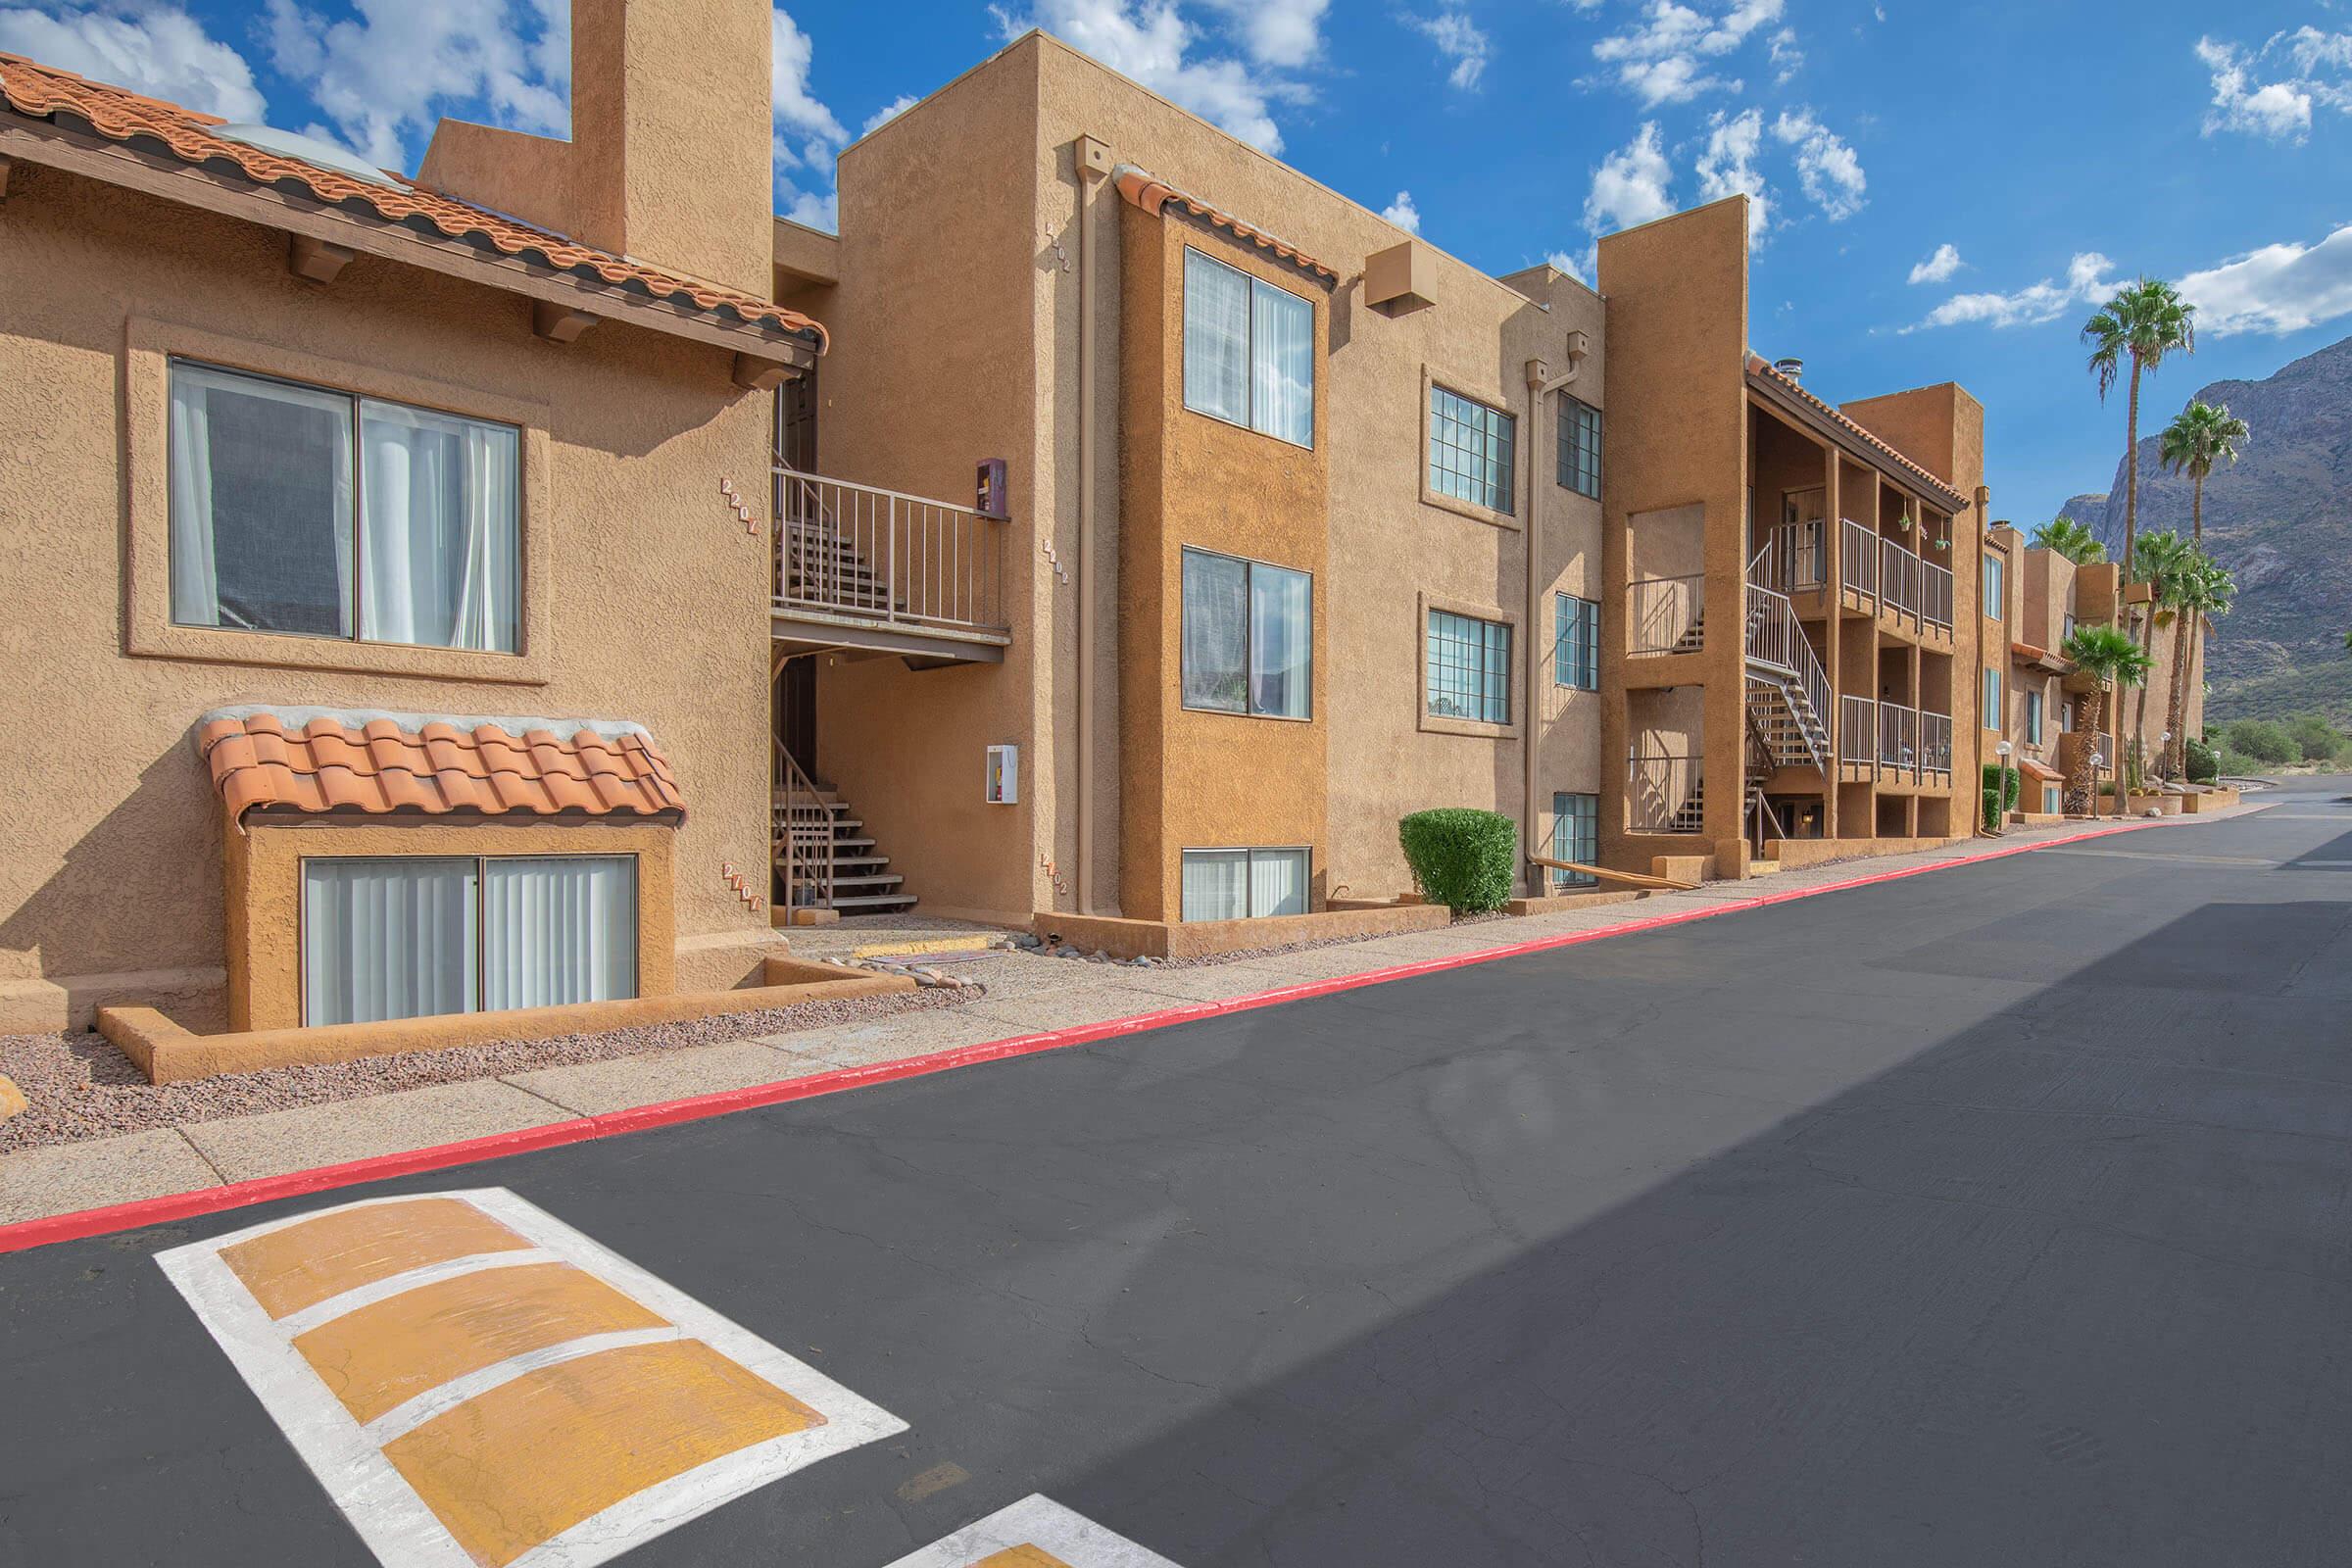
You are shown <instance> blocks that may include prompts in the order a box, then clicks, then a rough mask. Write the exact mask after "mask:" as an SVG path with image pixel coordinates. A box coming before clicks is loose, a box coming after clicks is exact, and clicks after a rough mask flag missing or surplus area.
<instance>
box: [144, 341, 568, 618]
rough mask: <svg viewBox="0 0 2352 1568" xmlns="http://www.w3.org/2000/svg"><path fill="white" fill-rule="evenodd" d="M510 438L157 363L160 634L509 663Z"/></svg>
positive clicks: (513, 494)
mask: <svg viewBox="0 0 2352 1568" xmlns="http://www.w3.org/2000/svg"><path fill="white" fill-rule="evenodd" d="M520 445H521V436H520V432H519V431H517V430H516V429H515V426H513V425H511V424H497V423H492V422H490V421H488V420H483V419H469V418H464V417H459V416H457V415H452V414H441V413H437V412H434V411H432V410H428V409H417V408H410V407H408V406H406V405H404V404H398V403H387V402H383V401H381V400H379V399H376V398H366V397H357V396H354V395H352V394H350V393H344V392H333V391H328V390H325V389H323V388H319V387H310V386H302V385H298V384H296V383H294V382H290V381H279V380H273V379H271V378H270V377H267V376H260V375H250V374H247V373H245V372H243V371H238V370H224V369H221V368H218V367H215V366H209V365H200V364H197V363H194V362H192V361H185V360H174V361H172V411H171V434H170V446H171V495H172V525H171V539H172V543H171V557H172V566H171V576H172V620H173V621H174V622H175V623H177V624H179V625H183V626H216V627H221V628H224V629H229V630H238V631H266V632H278V633H284V634H291V635H295V636H306V637H339V638H344V639H355V638H356V639H357V640H359V641H362V642H376V643H409V644H415V645H418V646H422V647H429V648H462V649H470V650H476V651H481V652H488V653H505V654H511V653H515V652H516V651H517V649H518V648H519V646H520V639H519V614H518V608H519V605H520V601H521V584H520V578H521V554H520V524H519V517H520V498H521V466H520Z"/></svg>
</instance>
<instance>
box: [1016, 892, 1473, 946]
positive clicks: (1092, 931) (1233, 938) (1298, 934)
mask: <svg viewBox="0 0 2352 1568" xmlns="http://www.w3.org/2000/svg"><path fill="white" fill-rule="evenodd" d="M1452 923H1453V915H1452V913H1451V912H1450V911H1448V910H1447V909H1446V908H1445V907H1443V906H1440V905H1434V904H1398V905H1392V906H1390V907H1386V908H1377V909H1325V910H1320V911H1318V912H1316V913H1313V914H1278V915H1274V916H1271V917H1269V918H1267V919H1263V920H1193V921H1181V920H1121V919H1113V918H1110V917H1108V916H1105V915H1085V914H1056V913H1054V912H1053V911H1052V910H1042V909H1041V910H1040V911H1038V915H1037V918H1036V920H1035V922H1034V923H1033V925H1032V929H1033V930H1035V931H1036V932H1037V934H1038V935H1039V936H1041V937H1043V936H1058V937H1059V938H1060V939H1061V940H1062V941H1064V942H1066V943H1068V944H1069V945H1070V946H1071V947H1074V948H1078V949H1080V950H1082V951H1084V952H1088V953H1096V952H1101V953H1107V954H1109V955H1110V956H1112V957H1114V958H1204V957H1208V956H1212V955H1215V954H1219V953H1239V952H1241V951H1243V950H1244V949H1248V948H1281V947H1288V946H1290V945H1291V944H1293V943H1297V942H1328V941H1332V940H1334V939H1336V938H1342V937H1385V936H1394V935H1396V934H1397V933H1398V932H1401V931H1437V930H1442V929H1443V928H1445V927H1446V926H1448V925H1450V924H1452Z"/></svg>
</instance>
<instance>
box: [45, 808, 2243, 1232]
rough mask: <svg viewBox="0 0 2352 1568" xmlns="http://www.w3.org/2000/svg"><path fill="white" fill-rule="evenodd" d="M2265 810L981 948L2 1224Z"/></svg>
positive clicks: (170, 1158) (149, 1134)
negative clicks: (1082, 949)
mask: <svg viewBox="0 0 2352 1568" xmlns="http://www.w3.org/2000/svg"><path fill="white" fill-rule="evenodd" d="M2266 804H2268V803H2249V804H2247V805H2244V806H2240V807H2237V808H2235V809H2232V810H2229V811H2221V812H2215V813H2213V814H2211V815H2200V816H2188V817H2165V818H2160V819H2157V820H2153V821H2149V820H2129V819H2128V820H2126V821H2125V822H2122V823H2113V822H2107V821H2100V822H2070V823H2065V824H2062V825H2058V826H2052V827H2045V828H2033V829H2013V830H2011V831H2010V832H2009V833H2007V834H2005V835H2003V836H2002V837H2000V838H1997V839H1976V840H1972V841H1970V842H1968V843H1965V844H1959V845H1951V846H1946V847H1944V848H1942V849H1937V850H1932V851H1922V852H1918V853H1914V854H1910V855H1897V856H1880V857H1873V858H1861V859H1853V860H1841V861H1838V862H1836V863H1833V864H1829V865H1822V866H1814V867H1810V868H1807V869H1805V870H1801V871H1783V872H1776V873H1774V874H1771V875H1769V876H1764V877H1758V878H1754V879H1751V880H1749V881H1745V882H1716V883H1709V884H1707V885H1706V886H1704V887H1702V888H1699V889H1696V890H1694V891H1691V892H1688V893H1658V894H1653V895H1651V896H1649V897H1646V898H1643V899H1641V900H1637V901H1634V902H1630V903H1622V904H1610V905H1603V906H1601V907H1596V908H1593V909H1589V910H1575V911H1570V912H1565V913H1557V914H1539V915H1527V916H1521V917H1517V918H1509V919H1501V920H1493V921H1479V922H1474V923H1470V924H1463V925H1456V926H1453V927H1451V928H1449V929H1446V930H1439V931H1421V932H1413V933H1409V934H1405V935H1399V936H1391V937H1379V938H1373V939H1369V940H1365V941H1361V942H1348V943H1341V944H1334V945H1331V946H1327V947H1320V948H1307V949H1302V950H1299V951H1297V952H1293V953H1285V954H1277V955H1273V956H1262V957H1250V958H1243V959H1237V960H1235V961H1232V962H1229V963H1219V964H1212V965H1205V966H1201V967H1197V968H1158V967H1131V966H1127V965H1108V964H1097V963H1088V962H1079V961H1072V960H1069V959H1059V958H1048V957H1044V956H1038V955H1035V954H1030V953H1001V954H990V955H989V956H986V957H983V958H979V959H976V960H971V961H968V962H964V963H961V964H958V965H957V966H956V975H957V977H958V978H960V979H967V980H974V981H978V982H979V983H980V984H981V985H982V986H984V987H985V988H986V990H985V993H984V995H983V996H982V997H981V998H980V1000H979V1001H977V1002H974V1003H971V1004H968V1005H963V1006H958V1007H953V1008H947V1009H941V1010H936V1011H925V1012H911V1013H906V1014H902V1015H900V1016H896V1017H890V1018H884V1019H879V1020H875V1021H871V1022H865V1023H857V1024H847V1025H840V1026H836V1027H832V1028H824V1029H814V1030H808V1031H803V1032H799V1033H793V1034H778V1035H768V1036H764V1037H761V1038H760V1039H757V1040H741V1041H730V1042H726V1043H722V1044H718V1045H710V1046H695V1047H689V1048H685V1049H681V1050H675V1051H663V1052H655V1053H649V1054H642V1055H635V1056H622V1057H617V1058H614V1059H612V1060H607V1061H598V1062H591V1063H586V1064H582V1065H576V1066H560V1067H548V1068H543V1069H539V1070H535V1071H529V1072H518V1073H513V1074H509V1075H507V1076H504V1077H493V1078H479V1079H472V1080H468V1081H465V1082H460V1083H448V1084H437V1085H434V1086H431V1087H429V1088H423V1089H414V1090H406V1091H402V1092H398V1093H394V1094H386V1095H379V1096H375V1097H372V1098H368V1099H362V1100H350V1101H341V1102H336V1103H328V1104H321V1105H311V1106H305V1107H302V1108H300V1109H294V1110H281V1111H270V1112H265V1113H261V1114H256V1115H245V1116H232V1117H225V1118H221V1119H218V1120H212V1121H199V1122H191V1123H187V1124H184V1125H181V1126H176V1127H168V1128H155V1129H151V1130H149V1131H145V1132H139V1133H132V1134H129V1135H127V1136H124V1137H121V1138H108V1139H98V1140H93V1141H90V1142H86V1143H78V1144H64V1145H58V1146H54V1147H48V1148H38V1149H29V1150H25V1151H23V1152H18V1153H14V1154H10V1155H7V1156H5V1157H0V1224H7V1223H13V1222H16V1221H21V1220H29V1219H39V1218H44V1217H47V1216H49V1215H54V1214H64V1213H71V1212H74V1211H76V1210H80V1209H86V1208H97V1207H103V1206H107V1205H111V1204H116V1203H125V1202H133V1201H139V1200H142V1199H150V1198H160V1197H165V1196H168V1195H172V1194H178V1193H187V1192H194V1191H198V1190H200V1189H204V1188H209V1187H217V1186H221V1185H224V1184H228V1183H234V1182H242V1181H251V1180H256V1179H260V1178H265V1177H272V1176H282V1175H287V1174H289V1173H292V1172H296V1171H303V1170H310V1169H314V1168H316V1167H319V1166H321V1165H331V1164H341V1163H345V1162H348V1161H353V1160H363V1159H369V1158H374V1157H378V1156H383V1155H391V1154H399V1153H405V1152H410V1151H415V1150H420V1149H429V1148H432V1147H434V1146H436V1145H441V1144H449V1143H456V1142H461V1141H464V1140H468V1139H476V1138H488V1137H494V1136H497V1135H500V1134H509V1133H521V1132H526V1131H528V1130H530V1129H532V1128H538V1127H545V1126H549V1125H552V1124H555V1123H559V1122H569V1121H575V1120H578V1119H579V1118H581V1117H585V1116H599V1115H609V1114H612V1113H613V1112H617V1111H623V1110H629V1109H633V1108H635V1107H638V1106H642V1105H653V1104H662V1103H667V1102H671V1101H677V1100H685V1099H689V1098H691V1097H694V1096H699V1095H711V1094H721V1093H725V1092H729V1091H737V1090H749V1089H757V1088H760V1087H761V1086H765V1085H771V1084H780V1083H788V1082H791V1081H792V1080H795V1079H801V1078H807V1077H810V1076H813V1075H815V1074H818V1073H823V1072H829V1071H833V1070H836V1069H840V1068H847V1067H868V1066H876V1065H880V1064H884V1063H889V1062H895V1061H901V1060H905V1059H907V1058H911V1057H917V1056H925V1055H930V1054H935V1053H940V1052H948V1051H956V1050H959V1049H962V1048H967V1047H973V1046H979V1045H983V1044H987V1043H990V1042H998V1041H1005V1040H1008V1039H1014V1038H1018V1037H1022V1036H1030V1035H1039V1034H1047V1033H1051V1032H1054V1031H1057V1030H1068V1029H1082V1028H1087V1027H1089V1026H1094V1025H1101V1024H1105V1023H1111V1022H1115V1021H1117V1020H1120V1019H1126V1018H1134V1017H1141V1016H1145V1015H1150V1014H1158V1013H1165V1012H1168V1011H1170V1010H1172V1009H1181V1008H1186V1007H1197V1006H1201V1005H1212V1006H1213V1005H1217V1004H1229V1003H1236V1002H1239V1001H1242V1000H1244V999H1248V998H1252V997H1258V996H1262V995H1264V994H1265V993H1268V992H1279V991H1283V990H1285V989H1288V988H1291V987H1297V986H1303V985H1313V984H1317V983H1328V982H1331V981H1334V980H1342V981H1344V980H1346V979H1348V978H1350V977H1354V976H1359V975H1371V974H1374V973H1376V972H1377V971H1382V970H1393V969H1397V968H1398V967H1400V966H1405V965H1413V964H1421V963H1427V962H1432V961H1436V962H1442V963H1448V964H1452V963H1462V962H1476V961H1479V960H1480V958H1481V957H1483V956H1499V955H1500V954H1501V953H1504V952H1507V951H1508V950H1511V949H1514V948H1517V947H1519V946H1520V945H1522V944H1526V943H1531V942H1544V941H1550V940H1557V939H1562V938H1569V937H1580V936H1586V935H1589V934H1592V933H1607V932H1611V931H1614V930H1621V929H1623V930H1634V929H1642V928H1645V927H1648V926H1650V925H1652V924H1655V923H1656V922H1658V921H1659V920H1660V919H1662V918H1675V917H1683V918H1688V917H1692V916H1697V915H1703V914H1708V913H1722V912H1727V911H1735V910H1739V909H1742V908H1749V907H1757V906H1759V905H1768V904H1771V903H1775V902H1779V901H1782V900H1786V899H1788V898H1790V897H1792V896H1802V895H1804V894H1806V893H1809V892H1812V891H1815V890H1819V889H1824V888H1835V887H1837V886H1838V885H1840V884H1844V883H1849V882H1853V881H1856V880H1857V879H1862V878H1874V879H1875V878H1881V877H1886V876H1889V875H1899V874H1902V873H1905V872H1912V871H1921V870H1932V869H1939V868H1942V867H1945V866H1952V865H1965V864H1968V863H1971V862H1973V861H1977V860H1982V859H1986V858H1995V857H1998V856H2002V855H2007V854H2013V853H2016V852H2018V851H2020V850H2025V849H2033V848H2038V847H2041V846H2044V845H2048V844H2053V843H2062V842H2065V841H2067V840H2071V839H2077V838H2082V837H2084V836H2085V835H2089V834H2098V833H2106V832H2112V831H2114V830H2115V829H2116V828H2117V827H2126V828H2131V829H2142V828H2145V829H2158V830H2162V829H2174V828H2193V827H2196V826H2199V825H2202V824H2205V823H2210V822H2219V821H2225V820H2228V819H2229V818H2230V817H2233V816H2237V815H2242V814H2244V813H2246V812H2249V811H2255V810H2260V809H2263V808H2264V806H2265V805H2266ZM1406 977H1407V976H1402V975H1399V976H1397V977H1396V978H1406Z"/></svg>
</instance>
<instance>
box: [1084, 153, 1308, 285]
mask: <svg viewBox="0 0 2352 1568" xmlns="http://www.w3.org/2000/svg"><path fill="white" fill-rule="evenodd" d="M1110 177H1111V179H1112V180H1113V181H1114V182H1115V183H1116V184H1117V185H1118V187H1119V194H1120V195H1122V196H1124V197H1126V198H1127V199H1128V200H1129V201H1131V202H1133V203H1135V205H1136V206H1138V207H1140V208H1142V209H1143V210H1144V211H1145V212H1147V213H1150V214H1151V215H1152V217H1154V218H1157V217H1160V216H1161V215H1162V214H1164V213H1165V212H1166V211H1167V209H1168V207H1169V206H1170V205H1171V204H1173V205H1174V206H1175V207H1176V208H1177V209H1178V210H1179V211H1180V212H1182V213H1183V214H1184V216H1186V217H1187V218H1190V219H1192V220H1193V221H1196V222H1198V223H1200V224H1201V225H1202V226H1204V227H1207V228H1212V229H1221V230H1223V231H1224V232H1225V233H1227V234H1230V235H1231V236H1233V237H1234V238H1235V239H1238V240H1240V241H1241V242H1242V243H1243V244H1245V245H1253V246H1255V247H1256V248H1257V249H1259V250H1261V251H1264V252H1266V253H1267V254H1268V255H1270V256H1273V257H1275V258H1277V259H1278V260H1281V261H1285V262H1288V263H1289V264H1290V265H1291V266H1293V267H1295V268H1297V269H1298V270H1299V271H1301V272H1304V273H1306V274H1307V275H1308V276H1310V277H1313V278H1314V279H1316V280H1317V281H1319V282H1320V283H1322V285H1323V286H1324V287H1325V288H1335V287H1337V286H1338V285H1339V281H1340V274H1339V273H1337V272H1335V271H1333V270H1331V269H1330V268H1328V267H1326V266H1324V265H1323V264H1322V263H1321V262H1318V261H1316V260H1315V259H1314V258H1313V257H1312V256H1309V255H1307V254H1306V252H1304V251H1302V250H1300V249H1299V248H1298V247H1297V246H1295V245H1292V244H1290V243H1289V242H1288V241H1285V240H1279V239H1276V238H1275V237H1274V236H1273V235H1271V234H1269V233H1267V232H1266V231H1265V230H1264V229H1261V228H1252V227H1250V225H1249V224H1248V223H1245V222H1243V221H1241V220H1240V219H1238V218H1236V217H1234V216H1233V215H1232V214H1230V213H1223V212H1219V211H1218V210H1217V209H1216V208H1214V207H1211V206H1209V205H1208V203H1206V202H1204V201H1202V200H1201V198H1200V197H1198V196H1194V195H1191V194H1189V193H1188V192H1185V191H1181V190H1178V189H1177V188H1176V187H1175V186H1173V185H1171V184H1169V183H1168V182H1167V181H1165V180H1163V179H1159V178H1156V177H1154V176H1153V175H1152V174H1151V173H1149V172H1146V171H1144V170H1141V169H1138V168H1136V167H1135V165H1133V164H1121V165H1120V166H1119V167H1118V168H1117V170H1115V171H1114V172H1112V174H1111V176H1110Z"/></svg>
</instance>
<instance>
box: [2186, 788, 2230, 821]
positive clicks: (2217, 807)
mask: <svg viewBox="0 0 2352 1568" xmlns="http://www.w3.org/2000/svg"><path fill="white" fill-rule="evenodd" d="M2238 798H2239V797H2238V793H2237V791H2235V790H2206V791H2204V792H2203V793H2201V794H2197V795H2183V796H2181V797H2180V809H2181V810H2182V811H2184V812H2186V813H2187V814H2189V815H2191V816H2194V815H2196V814H2198V813H2199V812H2201V811H2225V810H2228V809H2229V808H2230V807H2232V806H2235V805H2236V804H2237V803H2238Z"/></svg>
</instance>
